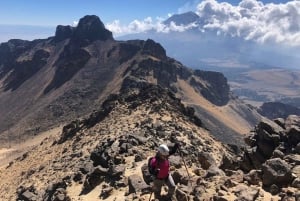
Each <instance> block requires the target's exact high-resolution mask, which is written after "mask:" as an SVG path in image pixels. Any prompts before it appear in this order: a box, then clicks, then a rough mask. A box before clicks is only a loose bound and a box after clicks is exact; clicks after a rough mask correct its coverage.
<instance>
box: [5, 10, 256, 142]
mask: <svg viewBox="0 0 300 201" xmlns="http://www.w3.org/2000/svg"><path fill="white" fill-rule="evenodd" d="M128 80H131V82H130V83H128ZM132 82H134V83H135V84H132ZM141 82H149V83H152V84H155V85H160V86H161V87H164V88H167V89H169V90H170V91H171V92H172V93H174V94H176V96H177V97H179V98H181V99H182V100H183V101H184V100H186V103H187V104H193V105H194V107H198V109H199V108H200V109H201V103H195V100H194V101H192V102H191V100H190V97H189V96H190V95H188V94H187V93H186V91H184V90H183V89H187V86H188V87H189V88H190V89H191V90H192V91H194V92H196V93H195V94H197V96H199V97H204V99H205V100H207V101H208V102H209V103H210V104H211V105H215V106H225V105H226V104H228V103H229V102H230V100H231V99H232V97H231V95H230V92H229V86H228V84H227V80H226V78H225V77H224V76H223V75H222V74H221V73H217V72H207V71H201V70H192V69H189V68H187V67H185V66H183V65H182V64H181V63H180V62H178V61H176V60H174V59H172V58H169V57H168V56H167V55H166V51H165V49H164V48H163V47H162V46H161V45H160V44H158V43H156V42H154V41H153V40H151V39H148V40H146V41H143V40H130V41H116V40H114V38H113V36H112V33H111V32H110V31H109V30H107V29H106V28H105V27H104V25H103V23H102V22H101V21H100V19H99V18H98V17H97V16H94V15H90V16H85V17H83V18H82V19H80V21H79V23H78V26H77V27H71V26H62V25H59V26H57V29H56V33H55V36H54V37H49V38H47V39H37V40H34V41H23V40H18V39H12V40H9V41H8V42H6V43H2V44H1V45H0V84H1V85H0V86H1V88H0V89H1V91H0V111H1V115H0V134H1V135H0V136H1V139H2V140H13V139H19V140H20V139H22V138H23V137H24V136H27V135H32V134H37V133H39V132H40V131H43V130H47V129H49V128H51V127H54V126H56V125H58V124H64V123H66V122H69V121H71V120H73V119H74V118H78V117H81V116H85V115H88V114H90V113H91V112H92V111H93V110H95V109H97V108H99V106H100V105H101V103H102V102H103V101H104V100H105V99H106V97H107V96H108V95H109V94H111V93H118V91H119V89H120V88H121V86H122V84H125V83H127V84H128V85H138V83H141ZM191 90H190V91H191ZM196 102H197V101H196ZM199 105H200V106H199ZM241 107H244V106H241ZM201 110H202V111H203V109H201ZM201 110H200V111H201ZM204 110H205V108H204ZM196 111H198V110H197V109H196ZM244 111H246V110H244ZM198 115H199V116H200V117H201V112H199V114H198ZM242 116H243V117H242V119H245V122H248V120H247V118H248V119H256V120H255V121H254V122H253V123H256V122H257V119H258V118H257V117H256V116H255V114H252V112H246V114H244V113H243V114H242ZM204 121H205V120H204ZM208 122H217V123H218V122H220V120H219V119H218V117H215V116H214V115H212V117H211V118H210V119H209V120H208ZM253 123H252V124H251V125H250V126H253ZM210 124H211V123H209V124H208V125H207V127H208V128H210V129H212V130H214V127H215V128H216V127H219V126H214V125H210ZM219 125H222V127H223V128H224V129H221V130H223V131H224V130H228V131H229V132H228V133H231V134H233V135H234V134H237V133H239V132H236V131H234V129H232V128H227V127H228V126H226V124H225V123H224V122H222V121H221V123H219ZM250 126H248V127H250ZM246 127H247V126H246ZM215 133H216V135H218V130H216V132H215ZM231 134H230V135H229V136H228V138H230V136H231ZM220 136H221V135H220Z"/></svg>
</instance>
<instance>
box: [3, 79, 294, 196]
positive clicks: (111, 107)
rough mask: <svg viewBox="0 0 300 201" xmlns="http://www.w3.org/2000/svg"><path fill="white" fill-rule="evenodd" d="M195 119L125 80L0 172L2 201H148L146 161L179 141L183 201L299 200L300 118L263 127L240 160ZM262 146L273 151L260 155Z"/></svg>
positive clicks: (176, 173)
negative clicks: (96, 104) (267, 144)
mask: <svg viewBox="0 0 300 201" xmlns="http://www.w3.org/2000/svg"><path fill="white" fill-rule="evenodd" d="M128 86H131V87H130V88H128ZM132 86H135V87H132ZM193 111H194V110H193V109H192V108H189V107H184V105H183V104H182V103H181V102H180V100H179V99H177V98H176V97H175V96H174V94H173V93H172V92H171V91H170V90H167V89H165V88H161V87H159V86H157V85H153V84H149V83H147V82H146V81H141V80H139V81H134V80H127V82H126V85H123V86H122V89H121V91H120V94H119V95H111V96H110V97H109V98H108V99H107V100H105V101H104V103H103V105H102V106H101V108H100V109H99V110H97V111H94V112H93V113H92V114H91V115H90V116H89V117H87V118H82V119H76V120H74V121H73V122H71V123H70V124H68V125H66V126H65V127H64V128H63V129H62V131H61V132H59V133H58V134H56V135H51V136H48V137H47V138H45V139H44V140H43V141H42V142H41V143H40V144H39V145H37V146H35V147H33V148H32V149H31V150H30V151H28V152H27V153H25V154H23V155H22V156H21V157H19V158H18V159H16V160H14V161H13V162H11V163H10V164H9V165H8V166H6V167H4V168H2V169H0V198H1V199H3V200H16V199H17V200H30V201H33V200H82V201H87V200H95V201H96V200H109V201H111V200H115V201H121V200H122V201H123V200H128V199H129V200H135V201H138V200H149V196H150V193H151V186H150V185H149V183H148V182H149V173H147V171H146V169H147V167H146V164H147V158H148V156H152V155H154V154H155V149H156V148H157V146H158V145H159V144H160V143H169V144H172V143H174V142H176V141H180V142H181V150H182V152H181V155H179V154H178V153H177V154H175V155H174V156H172V157H170V161H171V165H172V170H173V171H172V175H173V177H174V180H175V182H176V184H177V190H176V197H177V199H178V200H186V201H187V200H212V199H213V200H227V201H230V200H265V201H269V200H272V199H273V200H274V199H275V200H279V199H280V196H281V197H282V198H284V197H285V199H298V198H299V178H300V175H299V164H298V165H297V163H298V162H299V158H298V156H299V145H298V144H299V143H300V139H299V138H298V136H299V131H300V130H299V120H300V119H299V117H296V116H293V117H290V118H288V119H287V120H286V121H284V120H278V121H276V122H277V124H275V123H274V122H273V123H271V122H270V121H265V122H261V123H260V124H259V125H258V127H257V128H256V129H255V131H254V132H253V133H252V134H251V135H250V136H249V137H248V140H247V142H248V143H250V144H251V149H249V150H246V152H242V151H241V150H239V149H238V148H237V147H236V146H231V148H229V146H226V145H224V144H222V143H220V142H219V141H217V140H215V139H214V138H212V137H211V133H209V132H208V131H207V130H205V129H204V128H203V127H202V122H201V120H200V119H199V118H198V117H196V116H195V115H194V112H193ZM279 125H280V126H279ZM270 133H272V135H276V136H277V135H278V136H280V139H279V141H278V139H277V138H276V139H277V140H276V139H275V138H272V137H270V136H271V135H269V134H270ZM265 139H267V140H269V141H272V142H274V146H272V147H271V148H270V149H269V152H268V153H269V154H270V155H268V156H266V155H258V154H259V153H261V148H263V147H264V146H262V143H263V142H264V140H265ZM281 142H282V143H283V142H284V144H281ZM257 147H258V148H257ZM279 151H280V152H282V155H278V154H279ZM284 153H285V154H284ZM272 155H273V157H272V158H270V157H271V156H272ZM260 156H263V160H262V161H261V160H260V159H261V157H260ZM183 159H184V161H183ZM285 161H286V162H285ZM184 164H186V165H187V166H185V165H184ZM253 165H255V167H253ZM186 168H187V169H186ZM260 168H262V169H260ZM250 170H251V171H250ZM188 175H190V176H188ZM271 184H272V185H271ZM262 185H265V186H264V188H262V187H263V186H262ZM270 186H271V187H270ZM297 188H298V189H297ZM270 192H271V193H272V194H273V195H271V194H270ZM163 194H164V192H163ZM279 195H280V196H279Z"/></svg>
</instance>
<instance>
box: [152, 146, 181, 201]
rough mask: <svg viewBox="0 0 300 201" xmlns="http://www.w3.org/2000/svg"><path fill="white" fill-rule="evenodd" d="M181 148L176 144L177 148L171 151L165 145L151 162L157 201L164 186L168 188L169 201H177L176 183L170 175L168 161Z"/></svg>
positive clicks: (159, 148)
mask: <svg viewBox="0 0 300 201" xmlns="http://www.w3.org/2000/svg"><path fill="white" fill-rule="evenodd" d="M178 148H179V144H178V143H175V146H174V147H172V149H171V148H170V149H171V150H170V149H169V147H168V146H167V145H165V144H162V145H160V146H159V147H158V151H157V153H156V155H155V157H153V158H152V159H151V160H150V164H149V165H150V168H151V169H152V171H151V173H152V174H153V175H154V181H153V192H154V197H155V199H159V198H160V197H161V196H160V192H161V188H162V186H163V185H164V184H166V185H167V186H168V194H167V197H168V200H170V201H171V200H172V201H177V199H176V196H175V187H176V185H175V183H174V180H173V178H172V175H171V174H170V162H169V160H168V157H169V155H172V154H174V153H175V152H176V151H177V149H178Z"/></svg>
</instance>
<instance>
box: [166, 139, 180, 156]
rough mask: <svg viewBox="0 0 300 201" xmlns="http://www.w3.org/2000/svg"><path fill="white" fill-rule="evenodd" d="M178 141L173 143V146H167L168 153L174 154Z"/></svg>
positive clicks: (177, 147)
mask: <svg viewBox="0 0 300 201" xmlns="http://www.w3.org/2000/svg"><path fill="white" fill-rule="evenodd" d="M179 146H180V145H179V143H177V142H176V143H175V144H174V145H173V146H168V148H169V150H170V151H169V155H173V154H175V153H176V151H177V150H178V149H179Z"/></svg>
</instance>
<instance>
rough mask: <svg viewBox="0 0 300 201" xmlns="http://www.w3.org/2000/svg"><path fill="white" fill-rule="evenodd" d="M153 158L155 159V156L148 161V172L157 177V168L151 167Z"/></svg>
mask: <svg viewBox="0 0 300 201" xmlns="http://www.w3.org/2000/svg"><path fill="white" fill-rule="evenodd" d="M153 158H155V156H152V157H150V158H149V159H148V171H149V173H150V174H151V175H154V176H156V174H157V172H156V170H155V168H154V167H152V166H151V160H152V159H153Z"/></svg>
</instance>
